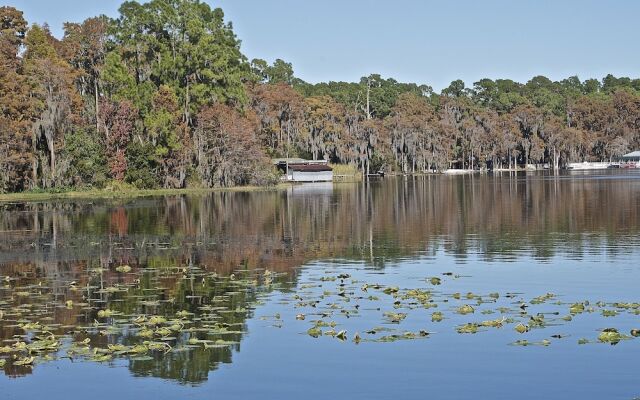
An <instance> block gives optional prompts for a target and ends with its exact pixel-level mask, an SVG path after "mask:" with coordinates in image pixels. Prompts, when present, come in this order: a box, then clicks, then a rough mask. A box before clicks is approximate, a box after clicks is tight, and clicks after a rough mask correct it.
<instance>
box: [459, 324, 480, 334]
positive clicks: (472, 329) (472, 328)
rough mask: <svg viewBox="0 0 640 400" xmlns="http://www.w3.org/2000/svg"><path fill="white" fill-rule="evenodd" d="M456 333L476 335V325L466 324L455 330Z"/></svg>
mask: <svg viewBox="0 0 640 400" xmlns="http://www.w3.org/2000/svg"><path fill="white" fill-rule="evenodd" d="M456 331H457V332H458V333H478V324H474V323H467V324H464V325H462V326H459V327H457V328H456Z"/></svg>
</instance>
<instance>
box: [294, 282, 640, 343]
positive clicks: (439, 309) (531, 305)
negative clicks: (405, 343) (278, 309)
mask: <svg viewBox="0 0 640 400" xmlns="http://www.w3.org/2000/svg"><path fill="white" fill-rule="evenodd" d="M460 278H462V277H461V276H456V275H454V274H453V273H449V272H445V273H442V274H441V277H433V276H431V277H426V278H424V279H422V280H416V282H420V283H421V286H420V287H412V288H400V287H398V286H393V285H383V284H378V283H375V282H364V281H361V280H358V279H355V278H353V277H351V275H349V274H346V273H340V274H331V273H324V274H322V273H321V274H320V276H312V277H310V278H309V282H304V283H302V284H300V286H299V290H298V291H297V292H296V293H295V294H294V295H293V296H292V297H291V298H290V304H293V307H294V308H295V310H296V313H297V315H298V318H296V319H297V320H298V321H299V322H298V323H302V324H309V325H310V326H308V327H307V329H306V331H305V332H306V333H307V334H308V335H309V336H311V337H314V338H320V337H329V338H335V339H338V340H341V341H346V340H348V339H351V341H352V342H354V343H356V344H359V343H362V342H393V341H398V340H412V339H425V338H428V337H430V336H432V335H433V334H446V333H447V331H446V330H444V329H447V328H445V327H443V325H447V324H443V321H447V320H452V321H458V322H457V323H455V324H454V325H453V331H454V332H455V333H458V334H461V335H474V334H480V333H482V332H487V331H492V330H508V331H509V332H511V334H510V335H511V336H512V337H513V341H512V342H510V343H509V344H512V345H518V346H531V345H540V346H549V345H551V344H552V342H553V341H557V340H560V339H565V338H567V337H568V336H571V335H570V334H569V333H556V332H559V331H561V332H567V328H566V326H567V325H568V324H570V323H571V322H572V321H574V320H575V319H578V318H581V316H582V315H583V314H593V315H600V316H601V317H603V324H604V323H607V324H608V323H610V322H611V320H615V317H616V316H618V315H620V314H630V315H640V303H625V302H610V303H606V302H595V303H592V302H589V301H578V302H568V301H565V300H564V299H563V298H562V296H559V295H556V294H554V293H545V294H542V295H540V296H536V297H533V298H528V299H527V298H525V297H524V296H523V295H522V294H520V293H497V292H491V293H474V292H467V293H460V292H449V291H447V290H446V287H447V281H451V280H456V279H460ZM300 316H302V318H301V317H300ZM376 316H377V317H376ZM375 319H378V322H377V325H376V326H374V327H371V328H363V327H362V325H361V324H360V323H358V322H356V321H358V320H368V321H370V320H375ZM605 319H606V321H604V320H605ZM407 321H410V324H409V325H410V326H411V327H412V328H403V326H404V325H405V323H406V322H407ZM416 326H417V329H416ZM605 326H607V325H605ZM544 330H548V331H554V332H550V333H549V334H548V336H547V337H545V338H543V339H541V340H532V339H528V338H527V336H528V335H531V334H533V333H535V334H536V337H538V336H540V335H539V333H540V331H544ZM569 332H570V330H569ZM593 332H594V337H592V338H591V339H584V338H581V339H577V342H578V343H579V344H586V343H608V344H617V343H619V342H620V341H622V340H626V339H632V338H634V337H637V336H639V335H640V330H638V329H633V330H631V332H629V334H624V333H621V332H619V331H618V329H616V328H609V327H598V326H594V328H593ZM598 332H600V333H598Z"/></svg>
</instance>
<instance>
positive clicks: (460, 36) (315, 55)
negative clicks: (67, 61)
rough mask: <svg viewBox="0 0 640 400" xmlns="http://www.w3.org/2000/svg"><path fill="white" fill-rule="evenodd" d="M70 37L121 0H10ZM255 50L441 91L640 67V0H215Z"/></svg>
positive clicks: (298, 67) (297, 66) (343, 75)
mask: <svg viewBox="0 0 640 400" xmlns="http://www.w3.org/2000/svg"><path fill="white" fill-rule="evenodd" d="M2 2H3V3H6V4H8V5H11V6H14V7H16V8H18V9H20V10H22V11H24V12H25V16H26V18H27V19H28V21H29V22H36V23H43V22H47V23H48V24H49V25H50V27H51V30H52V32H53V33H54V34H55V35H56V36H58V37H60V36H61V35H62V24H63V22H65V21H72V22H80V21H82V20H84V19H86V18H88V17H92V16H96V15H99V14H106V15H109V16H111V17H116V16H117V15H118V12H117V10H118V7H119V5H120V4H121V2H122V1H121V0H3V1H2ZM206 2H207V3H209V4H211V5H212V6H214V7H221V8H222V9H223V10H224V12H225V16H226V19H227V20H228V21H231V22H232V23H233V27H234V31H235V33H236V34H237V36H238V38H239V39H240V40H241V41H242V51H243V53H244V54H245V55H246V56H247V57H248V58H249V59H252V58H262V59H265V60H268V61H273V60H274V59H276V58H281V59H284V60H285V61H287V62H291V63H292V64H293V68H294V71H295V74H296V76H297V77H299V78H301V79H303V80H305V81H307V82H312V83H316V82H321V81H358V80H359V79H360V77H361V76H366V75H369V74H371V73H379V74H381V75H382V76H383V77H387V78H388V77H392V78H394V79H396V80H398V81H401V82H415V83H418V84H428V85H431V86H432V87H433V88H434V89H435V90H436V91H440V90H441V89H442V88H444V87H447V86H448V85H449V83H450V82H451V81H453V80H455V79H462V80H463V81H465V82H466V84H467V86H471V85H473V82H476V81H478V80H480V79H482V78H491V79H496V78H508V79H513V80H516V81H519V82H526V81H528V80H529V79H530V78H531V77H533V76H536V75H545V76H547V77H549V78H550V79H552V80H560V79H564V78H566V77H568V76H571V75H577V76H578V77H579V78H580V79H582V80H584V79H588V78H598V79H601V78H602V77H604V76H605V75H607V74H609V73H611V74H613V75H615V76H630V77H633V78H636V77H638V76H639V75H640V73H639V72H640V45H639V43H638V39H639V38H640V25H638V24H637V16H638V15H640V1H635V0H610V1H604V0H602V1H596V0H484V1H479V0H466V1H463V0H448V1H444V0H439V1H431V0H393V1H391V0H385V1H383V0H206Z"/></svg>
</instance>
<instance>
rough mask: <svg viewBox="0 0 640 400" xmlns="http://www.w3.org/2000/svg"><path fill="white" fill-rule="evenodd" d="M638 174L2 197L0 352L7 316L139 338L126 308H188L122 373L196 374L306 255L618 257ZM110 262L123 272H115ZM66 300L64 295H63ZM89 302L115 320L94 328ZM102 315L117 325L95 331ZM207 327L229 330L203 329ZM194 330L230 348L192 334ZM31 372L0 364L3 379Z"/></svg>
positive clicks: (204, 372)
mask: <svg viewBox="0 0 640 400" xmlns="http://www.w3.org/2000/svg"><path fill="white" fill-rule="evenodd" d="M639 177H640V176H639V175H635V174H630V173H627V172H609V173H607V174H605V175H601V176H596V177H594V176H588V177H585V176H569V177H547V176H542V175H526V176H517V177H516V176H502V177H498V176H456V177H442V176H438V177H436V176H433V177H421V178H398V179H385V180H381V181H376V182H371V183H370V184H368V185H365V184H340V185H335V186H327V185H324V186H300V187H294V188H293V189H290V190H286V191H270V192H255V193H242V192H229V193H213V194H209V195H201V196H167V197H159V198H145V199H135V200H100V201H92V202H88V201H86V202H82V201H80V202H78V201H57V202H46V203H29V204H5V205H2V206H0V207H2V213H1V214H0V268H1V269H0V275H1V276H2V277H6V279H5V281H4V286H3V287H2V288H1V289H0V308H1V309H2V310H5V315H4V316H3V320H2V322H3V323H2V325H0V339H2V340H3V343H0V347H2V346H3V345H5V344H6V343H8V342H10V341H11V340H12V338H14V336H16V335H23V334H24V329H23V328H21V327H20V326H19V325H20V324H23V323H24V321H25V320H28V321H30V322H38V323H39V324H40V325H41V326H46V328H47V329H48V330H49V331H51V333H53V334H55V335H59V336H61V337H65V338H67V339H65V340H73V341H76V342H78V341H82V340H85V339H89V340H90V341H91V343H92V344H93V345H95V346H97V347H99V348H108V346H109V345H115V344H120V345H124V346H135V345H136V344H140V343H142V341H143V340H144V338H142V339H141V338H140V337H139V335H138V334H137V333H139V331H140V329H141V328H140V327H139V326H135V324H133V325H132V323H131V319H132V318H134V317H135V316H136V315H158V316H164V317H165V318H166V319H168V320H169V322H171V321H172V320H175V319H176V314H177V313H179V312H188V313H190V314H191V315H193V316H194V317H193V319H194V320H192V318H189V319H188V325H189V326H188V327H187V330H179V331H174V332H173V333H172V334H171V335H169V336H168V337H170V338H171V340H167V342H168V343H170V344H171V346H173V347H174V348H176V349H179V350H180V351H172V352H171V353H168V354H162V353H159V352H149V353H148V354H146V355H145V356H144V357H133V358H131V359H127V361H126V362H128V363H129V364H128V365H129V368H130V369H131V371H132V372H133V373H134V374H135V375H137V376H156V377H162V378H166V379H173V380H177V381H179V382H184V383H198V382H202V381H204V380H206V379H207V376H208V374H209V372H210V371H212V370H215V369H216V368H217V367H218V365H219V364H220V363H230V362H231V360H232V355H233V353H234V352H235V351H238V350H239V348H240V343H241V339H242V332H244V331H245V330H246V326H245V323H246V320H247V319H248V318H252V317H253V311H252V310H253V307H254V306H255V304H256V302H259V301H260V293H261V292H264V291H268V290H273V289H279V290H287V288H288V287H289V286H290V285H295V281H296V268H297V267H299V266H301V265H303V264H305V263H307V262H309V261H311V260H317V259H331V258H341V259H353V260H362V261H364V262H366V263H368V264H369V265H370V266H371V267H374V268H384V267H385V265H386V264H388V263H393V262H396V261H397V260H401V259H406V258H410V257H415V256H416V255H418V254H420V255H427V256H428V255H434V254H436V253H438V252H445V253H447V254H450V255H452V256H454V257H456V258H457V259H458V260H459V262H464V260H465V259H466V258H467V257H468V256H469V255H479V256H480V257H481V258H482V259H485V260H492V259H500V260H502V261H505V262H508V261H511V260H515V259H517V258H518V257H520V256H522V255H524V254H527V255H533V256H534V257H535V258H537V259H539V260H542V261H545V260H550V259H551V258H552V257H554V256H555V255H557V254H562V255H563V256H565V257H568V258H575V259H582V258H584V257H587V256H588V255H589V254H590V253H593V252H595V253H602V252H606V253H607V254H609V255H610V256H611V257H615V256H616V255H618V254H625V253H629V252H630V251H632V248H633V246H635V245H637V244H638V229H639V228H638V227H639V226H640V224H639V222H640V213H639V210H640V207H639V205H640V204H639V201H640V200H639V199H640V196H639V194H640V179H638V178H639ZM123 265H128V266H131V267H132V272H131V273H125V274H123V273H121V272H118V271H117V270H116V269H117V268H118V267H120V266H123ZM257 268H260V269H261V270H262V269H267V270H270V271H276V272H280V273H282V274H281V275H279V277H278V279H277V282H275V283H274V284H272V285H268V286H265V285H263V284H262V283H264V282H262V281H260V282H258V284H256V285H254V284H249V282H253V280H254V279H258V280H262V279H263V277H262V276H261V275H259V274H258V275H256V272H255V271H256V269H257ZM231 274H234V276H237V278H238V279H234V280H231V279H229V276H230V275H231ZM113 288H115V290H112V289H113ZM20 293H22V295H20ZM25 293H26V294H25ZM68 301H71V302H72V303H73V304H74V305H72V306H71V307H65V306H63V305H64V304H66V303H67V302H68ZM99 310H111V311H114V312H116V313H117V315H116V316H115V317H113V319H115V320H118V319H126V318H125V317H127V318H129V320H128V322H126V323H119V322H118V323H114V321H113V320H110V321H109V322H108V323H107V322H105V318H100V317H99V316H98V311H99ZM212 310H213V311H212ZM214 311H215V312H214ZM119 315H121V316H123V317H119ZM96 321H97V323H96ZM169 322H167V324H165V325H167V326H168V325H169ZM174 322H175V321H174ZM114 325H115V326H117V327H118V330H117V331H109V330H108V329H110V328H109V326H114ZM162 327H166V326H164V325H162V326H154V327H153V328H154V329H156V330H157V329H159V328H162ZM220 327H225V328H228V329H229V330H231V331H232V332H234V333H232V334H225V335H217V334H216V333H211V332H212V331H215V329H218V328H220ZM189 328H193V330H188V329H189ZM214 328H215V329H214ZM207 330H208V331H207ZM174 336H175V337H174ZM154 338H155V339H154V340H160V339H163V338H162V337H158V335H156V336H155V337H154ZM193 338H197V339H201V340H213V341H214V340H224V341H227V342H233V343H232V344H229V345H224V346H202V345H191V344H190V342H189V341H190V339H193ZM71 357H72V358H73V357H74V355H73V354H72V355H71ZM116 360H117V358H116ZM31 371H32V368H31V367H29V366H16V365H14V364H13V363H7V365H6V366H5V373H6V374H8V375H11V376H22V375H25V374H28V373H31Z"/></svg>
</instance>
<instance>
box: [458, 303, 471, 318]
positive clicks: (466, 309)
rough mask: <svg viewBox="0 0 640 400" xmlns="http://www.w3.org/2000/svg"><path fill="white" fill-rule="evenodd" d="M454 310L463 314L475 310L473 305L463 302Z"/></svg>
mask: <svg viewBox="0 0 640 400" xmlns="http://www.w3.org/2000/svg"><path fill="white" fill-rule="evenodd" d="M456 312H457V313H458V314H462V315H465V314H472V313H473V312H475V309H474V308H473V307H471V306H470V305H468V304H465V305H463V306H460V307H458V309H457V310H456Z"/></svg>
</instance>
